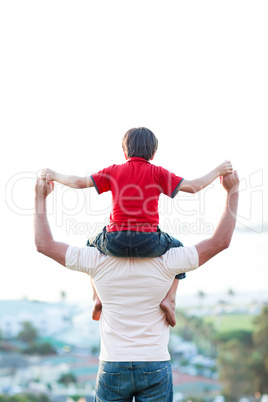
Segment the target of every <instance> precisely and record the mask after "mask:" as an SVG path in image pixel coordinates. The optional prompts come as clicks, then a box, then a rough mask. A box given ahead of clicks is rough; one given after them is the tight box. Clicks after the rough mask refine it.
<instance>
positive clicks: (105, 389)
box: [95, 361, 173, 402]
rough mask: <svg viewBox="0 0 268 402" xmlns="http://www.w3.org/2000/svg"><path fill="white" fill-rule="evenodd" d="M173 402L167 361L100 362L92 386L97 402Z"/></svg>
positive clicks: (170, 374)
mask: <svg viewBox="0 0 268 402" xmlns="http://www.w3.org/2000/svg"><path fill="white" fill-rule="evenodd" d="M133 397H135V401H136V402H143V401H144V402H145V401H146V402H172V401H173V385H172V371H171V365H170V362H169V361H163V362H106V361H100V363H99V370H98V375H97V381H96V387H95V401H96V402H110V401H120V402H131V401H132V399H133Z"/></svg>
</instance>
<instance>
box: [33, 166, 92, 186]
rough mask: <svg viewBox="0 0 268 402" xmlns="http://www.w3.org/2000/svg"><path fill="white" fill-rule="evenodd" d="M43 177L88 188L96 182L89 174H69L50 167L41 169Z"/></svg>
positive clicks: (47, 180)
mask: <svg viewBox="0 0 268 402" xmlns="http://www.w3.org/2000/svg"><path fill="white" fill-rule="evenodd" d="M41 178H42V179H43V180H46V182H49V181H56V182H58V183H61V184H64V185H65V186H68V187H72V188H87V187H93V186H94V183H93V181H92V179H91V177H89V176H88V177H87V176H86V177H79V176H69V175H65V174H61V173H58V172H55V171H54V170H51V169H48V168H46V169H43V170H42V171H41Z"/></svg>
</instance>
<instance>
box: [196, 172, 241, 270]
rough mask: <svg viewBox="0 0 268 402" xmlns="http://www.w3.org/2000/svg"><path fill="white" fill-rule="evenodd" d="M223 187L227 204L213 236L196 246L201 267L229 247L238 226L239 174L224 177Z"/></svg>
mask: <svg viewBox="0 0 268 402" xmlns="http://www.w3.org/2000/svg"><path fill="white" fill-rule="evenodd" d="M222 185H223V187H224V189H225V190H226V192H227V197H226V204H225V208H224V211H223V214H222V217H221V219H220V222H219V224H218V226H217V228H216V230H215V233H214V234H213V236H212V237H211V238H209V239H207V240H204V241H202V242H200V243H198V244H196V245H195V247H196V249H197V252H198V255H199V266H200V265H203V264H204V263H205V262H207V261H208V260H210V259H211V258H212V257H214V256H215V255H216V254H218V253H220V252H221V251H223V250H225V249H226V248H228V247H229V245H230V243H231V239H232V235H233V232H234V229H235V224H236V215H237V207H238V186H239V178H238V175H237V172H236V171H234V172H233V173H232V174H228V175H226V176H223V178H222Z"/></svg>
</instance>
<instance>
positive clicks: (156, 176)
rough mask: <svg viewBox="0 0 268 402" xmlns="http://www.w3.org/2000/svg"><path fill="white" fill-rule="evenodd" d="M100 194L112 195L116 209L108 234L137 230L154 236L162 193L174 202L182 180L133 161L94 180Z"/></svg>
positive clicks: (109, 168)
mask: <svg viewBox="0 0 268 402" xmlns="http://www.w3.org/2000/svg"><path fill="white" fill-rule="evenodd" d="M91 178H92V180H93V183H94V185H95V188H96V190H97V192H98V193H99V194H101V193H104V192H106V191H110V190H111V192H112V202H113V208H112V212H111V214H110V223H109V225H107V227H106V230H107V231H108V232H114V231H120V230H134V231H141V232H155V231H156V230H157V226H158V224H159V214H158V200H159V196H160V194H161V193H163V194H166V195H168V196H169V197H171V198H173V197H175V195H176V194H177V192H178V190H179V185H180V183H181V182H182V180H183V178H182V177H179V176H176V175H175V174H174V173H171V172H169V171H168V170H166V169H164V168H162V167H161V166H155V165H153V164H152V163H150V162H148V161H146V160H145V159H143V158H137V157H134V158H130V159H129V160H128V161H127V162H126V163H123V164H122V165H112V166H109V167H107V168H105V169H103V170H101V171H99V172H98V173H95V174H93V175H92V176H91Z"/></svg>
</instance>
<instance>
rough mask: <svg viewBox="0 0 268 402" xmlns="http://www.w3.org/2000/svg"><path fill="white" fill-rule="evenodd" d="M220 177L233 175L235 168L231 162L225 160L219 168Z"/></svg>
mask: <svg viewBox="0 0 268 402" xmlns="http://www.w3.org/2000/svg"><path fill="white" fill-rule="evenodd" d="M218 170H219V176H225V175H226V174H229V173H233V166H232V164H231V162H230V161H228V160H225V161H224V162H223V163H222V164H221V165H219V166H218Z"/></svg>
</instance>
